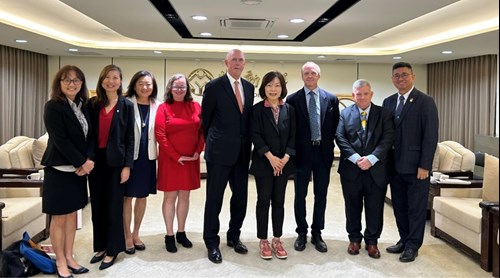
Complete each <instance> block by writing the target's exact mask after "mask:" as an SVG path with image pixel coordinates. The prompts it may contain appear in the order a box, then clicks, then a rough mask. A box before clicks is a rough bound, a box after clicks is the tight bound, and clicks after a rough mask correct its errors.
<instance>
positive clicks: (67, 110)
mask: <svg viewBox="0 0 500 278" xmlns="http://www.w3.org/2000/svg"><path fill="white" fill-rule="evenodd" d="M83 110H84V109H83ZM64 113H65V114H67V115H68V117H69V118H70V119H71V121H72V122H73V123H74V124H75V125H76V126H77V127H78V129H79V130H81V132H82V136H85V134H84V133H83V129H82V125H81V124H80V122H79V121H78V118H76V115H75V112H74V111H73V108H71V106H70V105H69V102H66V103H65V104H64ZM84 115H85V114H84ZM85 119H86V120H87V124H88V123H89V122H90V121H89V119H88V115H85ZM89 129H90V128H89Z"/></svg>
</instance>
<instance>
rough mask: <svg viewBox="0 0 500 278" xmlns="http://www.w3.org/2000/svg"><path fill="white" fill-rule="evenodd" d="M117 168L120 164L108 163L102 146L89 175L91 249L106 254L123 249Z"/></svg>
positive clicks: (120, 187)
mask: <svg viewBox="0 0 500 278" xmlns="http://www.w3.org/2000/svg"><path fill="white" fill-rule="evenodd" d="M121 171H122V167H110V166H108V164H107V162H106V151H105V149H99V150H98V152H97V153H96V160H95V167H94V169H93V170H92V172H91V173H90V176H89V189H90V204H91V208H92V228H93V232H94V252H100V251H106V254H107V255H108V256H116V255H118V254H119V253H120V252H122V251H124V250H125V235H124V232H123V195H124V186H123V184H120V174H121Z"/></svg>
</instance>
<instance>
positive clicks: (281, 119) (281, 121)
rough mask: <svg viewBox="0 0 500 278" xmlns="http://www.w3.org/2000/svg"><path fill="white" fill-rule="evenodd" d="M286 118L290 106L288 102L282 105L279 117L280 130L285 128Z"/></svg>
mask: <svg viewBox="0 0 500 278" xmlns="http://www.w3.org/2000/svg"><path fill="white" fill-rule="evenodd" d="M285 119H288V107H287V105H286V104H283V105H282V106H281V107H280V116H279V118H278V132H279V131H280V130H285V129H286V126H285Z"/></svg>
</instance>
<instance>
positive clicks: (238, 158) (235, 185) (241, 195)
mask: <svg viewBox="0 0 500 278" xmlns="http://www.w3.org/2000/svg"><path fill="white" fill-rule="evenodd" d="M224 63H225V65H226V67H227V73H226V74H225V75H223V76H221V77H219V78H216V79H214V80H212V81H210V82H209V83H207V84H206V85H205V90H204V93H203V100H202V109H201V110H202V127H203V133H204V136H205V143H206V145H205V160H206V162H207V185H206V186H207V188H206V201H205V216H204V224H203V240H204V241H205V245H206V247H207V251H208V259H209V260H210V261H212V262H214V263H221V262H222V255H221V253H220V250H219V244H220V237H219V235H218V233H219V229H220V222H219V214H220V211H221V208H222V202H223V198H224V191H225V189H226V185H227V183H228V182H229V186H230V188H231V191H232V196H231V203H230V215H231V216H230V217H231V218H230V221H229V230H228V231H227V245H228V246H230V247H232V248H234V250H235V251H236V252H237V253H240V254H246V253H247V252H248V249H247V247H246V246H245V245H243V243H242V242H241V241H240V233H241V230H240V229H241V226H242V225H243V220H244V219H245V215H246V210H247V198H248V166H249V163H250V151H251V138H250V119H251V116H252V107H253V98H254V86H253V85H252V84H251V83H250V82H248V81H246V80H244V79H242V78H241V73H242V72H243V69H244V67H245V55H244V54H243V52H241V51H240V50H238V49H233V50H230V51H229V52H228V53H227V55H226V59H225V61H224Z"/></svg>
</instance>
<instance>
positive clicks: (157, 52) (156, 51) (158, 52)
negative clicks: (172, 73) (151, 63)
mask: <svg viewBox="0 0 500 278" xmlns="http://www.w3.org/2000/svg"><path fill="white" fill-rule="evenodd" d="M153 53H154V54H162V53H163V52H161V51H160V50H155V51H153Z"/></svg>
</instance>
